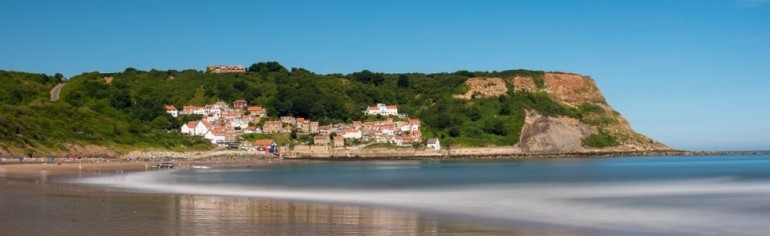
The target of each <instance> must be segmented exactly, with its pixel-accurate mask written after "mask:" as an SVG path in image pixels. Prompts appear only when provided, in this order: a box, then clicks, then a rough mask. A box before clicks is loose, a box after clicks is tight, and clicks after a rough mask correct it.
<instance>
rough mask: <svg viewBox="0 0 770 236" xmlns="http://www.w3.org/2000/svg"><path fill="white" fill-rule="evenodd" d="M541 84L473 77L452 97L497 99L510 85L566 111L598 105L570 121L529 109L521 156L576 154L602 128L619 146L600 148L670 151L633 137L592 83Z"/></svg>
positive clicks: (551, 80)
mask: <svg viewBox="0 0 770 236" xmlns="http://www.w3.org/2000/svg"><path fill="white" fill-rule="evenodd" d="M538 79H542V81H543V84H544V86H543V87H538V86H537V84H536V83H535V78H531V77H525V76H515V77H512V78H503V79H501V78H471V79H468V81H467V82H466V85H467V86H468V87H469V90H468V92H467V93H465V94H460V95H455V97H456V98H461V99H473V98H487V97H499V96H503V95H505V94H506V93H507V92H508V88H509V86H510V87H512V88H513V89H514V91H515V92H532V93H547V94H548V96H549V97H550V98H551V99H552V100H553V101H555V102H558V103H561V104H563V105H565V106H567V107H571V108H574V109H580V107H581V106H586V105H588V106H592V107H598V108H600V109H598V108H596V109H593V111H591V112H582V117H581V118H580V119H579V120H578V119H574V118H568V117H546V116H544V115H542V114H540V113H538V112H536V111H527V116H526V120H525V124H524V127H522V132H521V136H520V141H519V143H518V144H516V147H517V148H520V149H521V150H522V151H524V152H578V151H595V150H597V149H594V148H587V147H583V146H582V140H583V139H584V138H585V137H588V136H589V135H591V134H595V133H597V132H599V130H602V131H604V132H606V133H608V134H610V135H612V136H613V137H615V138H616V139H617V141H618V143H619V145H617V146H615V147H608V148H604V149H602V150H612V151H649V150H671V148H669V147H668V146H666V145H664V144H662V143H659V142H657V141H655V140H652V139H651V138H648V137H646V136H644V135H641V134H639V133H636V132H635V131H634V130H633V129H632V128H631V125H630V124H629V123H628V121H627V120H626V119H625V118H624V117H623V116H622V115H620V113H618V112H617V111H615V110H614V109H612V107H610V106H609V105H608V104H607V101H606V100H605V98H604V95H602V93H601V91H599V87H598V86H597V85H596V82H594V80H593V79H591V78H590V77H588V76H582V75H578V74H570V73H556V72H546V73H543V75H542V78H538Z"/></svg>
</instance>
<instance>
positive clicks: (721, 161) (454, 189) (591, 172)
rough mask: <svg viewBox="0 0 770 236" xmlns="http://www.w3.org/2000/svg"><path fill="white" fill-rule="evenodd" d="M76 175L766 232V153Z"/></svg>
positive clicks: (679, 229)
mask: <svg viewBox="0 0 770 236" xmlns="http://www.w3.org/2000/svg"><path fill="white" fill-rule="evenodd" d="M78 182H79V183H86V184H97V185H107V186H112V187H119V188H130V189H136V190H141V191H152V192H164V193H177V194H196V195H225V196H241V197H243V196H245V197H256V198H270V199H283V200H298V201H307V202H329V203H337V202H338V203H345V204H362V205H373V206H377V207H394V208H403V209H411V210H416V211H425V212H436V213H439V214H447V215H455V216H460V217H467V218H468V219H477V220H478V219H481V220H483V221H494V222H498V223H501V224H503V225H505V223H506V222H509V221H510V222H522V221H525V222H532V223H535V224H542V225H550V226H553V227H565V228H576V229H589V230H590V231H589V232H592V233H598V234H602V233H606V234H614V233H617V232H623V233H628V234H634V233H638V234H671V235H680V234H687V235H693V234H698V235H766V234H768V232H770V156H710V157H634V158H595V159H554V160H506V161H361V162H311V163H299V162H285V163H277V164H276V163H271V164H265V165H250V166H239V167H214V168H211V169H175V170H169V171H165V170H164V171H150V172H140V173H131V174H127V175H119V176H109V177H96V178H86V179H81V180H78Z"/></svg>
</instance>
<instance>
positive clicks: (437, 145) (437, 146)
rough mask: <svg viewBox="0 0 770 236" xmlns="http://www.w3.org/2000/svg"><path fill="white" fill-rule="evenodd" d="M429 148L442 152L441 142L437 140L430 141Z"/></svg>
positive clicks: (431, 139)
mask: <svg viewBox="0 0 770 236" xmlns="http://www.w3.org/2000/svg"><path fill="white" fill-rule="evenodd" d="M427 146H428V148H433V150H436V151H439V150H441V142H439V141H438V139H437V138H430V139H428V145H427Z"/></svg>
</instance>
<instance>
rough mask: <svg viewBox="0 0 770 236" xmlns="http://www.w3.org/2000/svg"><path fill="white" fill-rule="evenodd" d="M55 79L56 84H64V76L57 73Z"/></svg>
mask: <svg viewBox="0 0 770 236" xmlns="http://www.w3.org/2000/svg"><path fill="white" fill-rule="evenodd" d="M53 77H54V78H55V79H56V82H58V83H62V82H64V75H62V74H61V73H56V74H55V75H54V76H53Z"/></svg>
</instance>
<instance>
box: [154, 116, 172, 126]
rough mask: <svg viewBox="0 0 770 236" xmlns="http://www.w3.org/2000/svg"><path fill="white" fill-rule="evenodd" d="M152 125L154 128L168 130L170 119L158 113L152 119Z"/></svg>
mask: <svg viewBox="0 0 770 236" xmlns="http://www.w3.org/2000/svg"><path fill="white" fill-rule="evenodd" d="M152 126H153V127H155V128H156V129H163V130H168V129H171V121H169V120H168V117H166V115H159V116H158V117H155V119H153V120H152Z"/></svg>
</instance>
